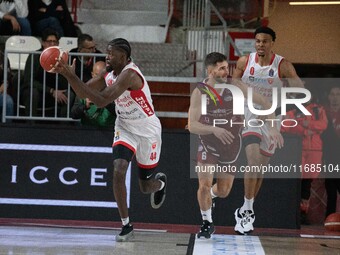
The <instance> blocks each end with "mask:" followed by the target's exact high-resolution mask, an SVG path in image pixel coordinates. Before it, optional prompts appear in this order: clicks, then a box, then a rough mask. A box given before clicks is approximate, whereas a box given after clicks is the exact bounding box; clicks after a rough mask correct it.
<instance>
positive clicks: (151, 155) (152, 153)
mask: <svg viewBox="0 0 340 255" xmlns="http://www.w3.org/2000/svg"><path fill="white" fill-rule="evenodd" d="M156 158H157V152H151V154H150V160H156Z"/></svg>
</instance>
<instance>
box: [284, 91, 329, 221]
mask: <svg viewBox="0 0 340 255" xmlns="http://www.w3.org/2000/svg"><path fill="white" fill-rule="evenodd" d="M305 107H306V109H307V110H308V111H309V112H310V113H311V114H312V115H310V116H309V115H304V114H303V113H302V112H300V111H299V110H292V111H290V112H288V113H287V115H288V116H287V117H288V119H294V120H295V121H296V122H297V126H295V127H283V128H282V131H285V132H288V133H293V134H298V135H301V137H302V159H301V165H302V180H301V202H300V212H301V224H308V220H307V213H308V210H309V198H310V195H311V184H312V181H313V180H314V179H315V178H318V176H319V171H309V169H310V167H311V166H312V165H314V166H317V165H321V164H322V139H321V134H322V133H323V132H324V131H325V129H326V127H327V123H328V120H327V116H326V111H325V109H324V108H323V106H322V105H320V104H318V103H317V100H316V99H315V98H312V100H311V101H310V102H309V103H307V105H305ZM304 169H306V171H304Z"/></svg>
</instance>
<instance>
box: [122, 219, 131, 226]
mask: <svg viewBox="0 0 340 255" xmlns="http://www.w3.org/2000/svg"><path fill="white" fill-rule="evenodd" d="M121 220H122V223H123V226H125V225H127V224H129V223H130V218H129V217H127V218H121Z"/></svg>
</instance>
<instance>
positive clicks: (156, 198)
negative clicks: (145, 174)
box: [151, 173, 167, 209]
mask: <svg viewBox="0 0 340 255" xmlns="http://www.w3.org/2000/svg"><path fill="white" fill-rule="evenodd" d="M155 179H156V180H161V181H163V182H164V183H165V185H164V187H163V189H161V190H158V191H156V192H154V193H151V206H152V208H154V209H158V208H159V207H161V206H162V204H163V202H164V200H165V195H166V186H167V178H166V175H165V174H163V173H157V174H156V176H155Z"/></svg>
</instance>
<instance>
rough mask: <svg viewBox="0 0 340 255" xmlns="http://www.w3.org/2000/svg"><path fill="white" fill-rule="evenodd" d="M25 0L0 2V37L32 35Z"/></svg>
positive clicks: (2, 0)
mask: <svg viewBox="0 0 340 255" xmlns="http://www.w3.org/2000/svg"><path fill="white" fill-rule="evenodd" d="M27 16H28V7H27V0H1V1H0V35H32V32H31V25H30V22H29V21H28V19H27Z"/></svg>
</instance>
